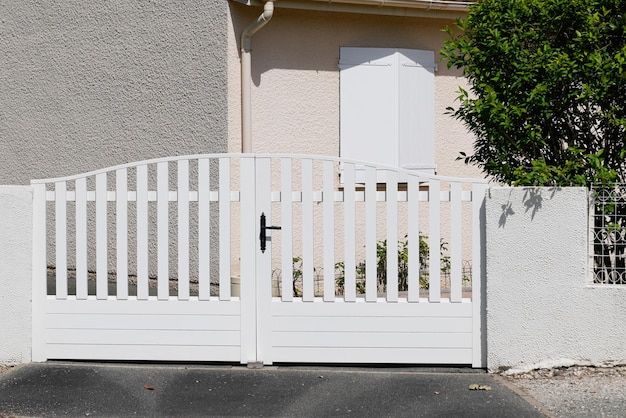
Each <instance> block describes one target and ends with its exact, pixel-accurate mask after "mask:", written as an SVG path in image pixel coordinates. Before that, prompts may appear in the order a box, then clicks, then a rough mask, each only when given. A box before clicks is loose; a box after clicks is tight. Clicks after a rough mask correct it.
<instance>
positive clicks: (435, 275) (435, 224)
mask: <svg viewBox="0 0 626 418" xmlns="http://www.w3.org/2000/svg"><path fill="white" fill-rule="evenodd" d="M440 190H441V186H440V182H439V180H435V179H430V180H429V182H428V217H429V220H430V222H429V228H428V229H429V232H428V249H429V254H428V255H429V257H428V263H429V266H428V270H429V274H428V283H429V286H428V300H429V301H430V302H439V301H441V248H440V246H441V230H440V224H441V222H440V220H441V212H440V211H441V193H440Z"/></svg>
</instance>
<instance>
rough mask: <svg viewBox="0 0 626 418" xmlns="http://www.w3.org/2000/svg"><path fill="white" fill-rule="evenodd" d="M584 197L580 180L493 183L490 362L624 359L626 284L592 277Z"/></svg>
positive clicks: (523, 364) (489, 206)
mask: <svg viewBox="0 0 626 418" xmlns="http://www.w3.org/2000/svg"><path fill="white" fill-rule="evenodd" d="M587 204H588V203H587V191H586V189H583V188H563V189H549V188H538V189H525V188H493V189H490V190H489V191H488V193H487V199H486V219H487V225H486V240H487V241H486V242H487V281H486V282H487V338H488V345H487V351H488V367H489V369H491V370H495V369H498V368H508V367H513V368H516V369H518V370H519V369H522V370H524V369H529V368H531V367H534V366H552V365H569V364H576V363H579V364H597V365H599V364H605V363H624V362H626V325H625V323H624V318H625V317H626V287H624V286H608V285H593V284H591V281H590V275H589V274H588V267H587V253H588V251H587V249H588V241H587V231H588V229H587V228H588V227H587V219H588V218H587V216H588V215H587Z"/></svg>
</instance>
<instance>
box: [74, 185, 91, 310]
mask: <svg viewBox="0 0 626 418" xmlns="http://www.w3.org/2000/svg"><path fill="white" fill-rule="evenodd" d="M74 187H75V188H76V202H75V203H76V205H75V209H76V298H77V299H87V292H88V288H87V179H86V178H85V177H81V178H79V179H76V181H75V183H74Z"/></svg>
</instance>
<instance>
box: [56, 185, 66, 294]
mask: <svg viewBox="0 0 626 418" xmlns="http://www.w3.org/2000/svg"><path fill="white" fill-rule="evenodd" d="M54 192H55V197H54V199H55V216H56V218H55V219H56V221H55V223H56V232H55V239H56V244H55V249H56V298H57V299H67V183H66V182H65V181H58V182H56V183H55V184H54Z"/></svg>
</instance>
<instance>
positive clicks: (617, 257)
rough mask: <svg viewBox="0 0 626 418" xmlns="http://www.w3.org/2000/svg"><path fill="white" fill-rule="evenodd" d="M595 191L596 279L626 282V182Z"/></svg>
mask: <svg viewBox="0 0 626 418" xmlns="http://www.w3.org/2000/svg"><path fill="white" fill-rule="evenodd" d="M591 191H592V193H591V196H592V199H593V200H592V204H591V208H592V212H591V231H592V242H591V246H592V251H593V252H592V254H593V257H592V262H593V282H594V283H597V284H619V285H623V284H626V184H623V183H620V184H614V185H611V186H593V187H592V189H591Z"/></svg>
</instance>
